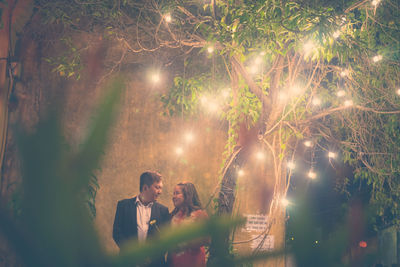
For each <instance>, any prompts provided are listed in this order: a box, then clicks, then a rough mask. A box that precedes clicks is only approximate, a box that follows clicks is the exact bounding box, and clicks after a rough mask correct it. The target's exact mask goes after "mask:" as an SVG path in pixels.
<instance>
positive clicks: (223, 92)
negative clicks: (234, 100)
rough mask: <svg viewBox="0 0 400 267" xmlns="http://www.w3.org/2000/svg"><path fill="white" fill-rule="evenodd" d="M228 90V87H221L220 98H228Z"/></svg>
mask: <svg viewBox="0 0 400 267" xmlns="http://www.w3.org/2000/svg"><path fill="white" fill-rule="evenodd" d="M230 91H231V89H230V88H225V89H223V90H222V92H221V96H222V98H224V99H226V98H228V97H229V95H230Z"/></svg>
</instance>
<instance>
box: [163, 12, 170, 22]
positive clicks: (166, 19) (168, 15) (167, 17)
mask: <svg viewBox="0 0 400 267" xmlns="http://www.w3.org/2000/svg"><path fill="white" fill-rule="evenodd" d="M164 19H165V22H167V23H170V22H171V21H172V17H171V14H169V13H167V14H165V16H164Z"/></svg>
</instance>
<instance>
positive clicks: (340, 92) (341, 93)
mask: <svg viewBox="0 0 400 267" xmlns="http://www.w3.org/2000/svg"><path fill="white" fill-rule="evenodd" d="M345 95H346V91H345V90H339V91H338V92H337V96H338V97H342V96H345Z"/></svg>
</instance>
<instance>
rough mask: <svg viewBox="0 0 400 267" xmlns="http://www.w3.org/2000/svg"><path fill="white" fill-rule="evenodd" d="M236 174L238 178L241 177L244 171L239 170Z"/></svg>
mask: <svg viewBox="0 0 400 267" xmlns="http://www.w3.org/2000/svg"><path fill="white" fill-rule="evenodd" d="M237 174H238V176H239V177H241V176H243V175H244V171H243V170H242V169H240V170H238V172H237Z"/></svg>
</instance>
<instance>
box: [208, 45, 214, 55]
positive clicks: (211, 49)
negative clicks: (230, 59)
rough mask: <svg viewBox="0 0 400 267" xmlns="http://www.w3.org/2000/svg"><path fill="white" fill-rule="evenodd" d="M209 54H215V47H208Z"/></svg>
mask: <svg viewBox="0 0 400 267" xmlns="http://www.w3.org/2000/svg"><path fill="white" fill-rule="evenodd" d="M207 52H208V53H209V54H211V53H213V52H214V46H212V45H210V46H208V47H207Z"/></svg>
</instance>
